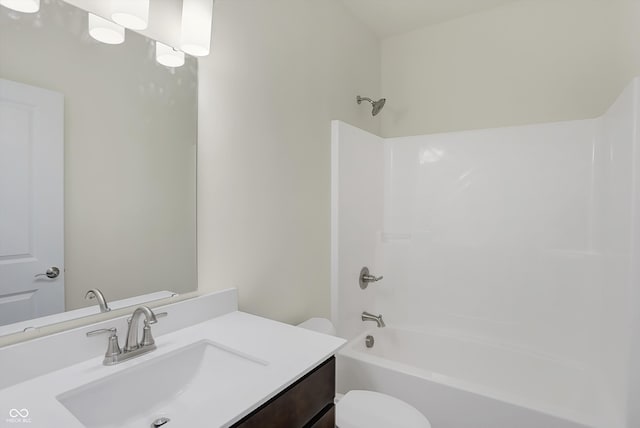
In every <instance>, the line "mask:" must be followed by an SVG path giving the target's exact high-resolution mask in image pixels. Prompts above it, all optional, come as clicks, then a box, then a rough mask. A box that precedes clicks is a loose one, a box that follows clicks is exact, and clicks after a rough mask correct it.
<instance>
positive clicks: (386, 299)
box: [332, 79, 640, 428]
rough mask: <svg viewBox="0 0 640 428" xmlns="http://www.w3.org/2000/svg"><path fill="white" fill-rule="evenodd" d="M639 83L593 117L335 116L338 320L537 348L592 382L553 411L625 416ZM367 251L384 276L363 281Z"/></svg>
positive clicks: (618, 421) (633, 291)
mask: <svg viewBox="0 0 640 428" xmlns="http://www.w3.org/2000/svg"><path fill="white" fill-rule="evenodd" d="M639 82H640V81H639V80H638V79H636V80H634V81H633V83H632V84H631V85H629V86H628V87H627V89H626V90H625V91H624V92H623V93H622V95H620V96H619V97H618V99H617V101H616V102H615V103H614V104H613V106H611V107H610V108H609V109H608V111H607V113H606V114H605V115H604V116H602V117H600V118H597V119H588V120H580V121H571V122H558V123H552V124H541V125H530V126H523V127H512V128H497V129H487V130H479V131H468V132H458V133H449V134H434V135H427V136H416V137H405V138H391V139H381V138H379V137H376V136H375V135H372V134H369V133H367V132H364V131H361V130H358V129H357V128H354V127H352V126H350V125H346V124H344V123H340V122H334V124H333V129H334V142H333V162H334V165H333V168H334V169H333V186H334V194H333V229H332V232H333V241H332V250H333V253H332V263H333V268H332V275H333V276H332V281H333V282H332V292H333V296H334V297H333V300H332V304H333V316H334V323H336V324H337V329H338V334H339V335H342V336H344V337H348V338H353V337H355V336H356V335H357V334H360V333H362V332H363V329H364V328H365V326H363V323H362V322H360V319H359V313H360V311H361V310H362V309H365V308H366V309H367V310H370V311H373V312H375V313H381V314H382V315H383V316H384V318H385V321H386V322H387V323H388V324H390V325H392V326H394V325H395V326H398V325H402V326H407V327H408V328H409V329H417V330H420V331H427V332H430V333H432V334H437V335H443V336H444V337H451V338H457V339H459V340H461V341H472V342H474V341H475V342H477V343H479V344H482V346H486V347H489V348H492V349H496V348H502V349H503V350H504V353H513V354H514V355H516V354H519V355H529V356H530V357H531V358H538V359H542V360H546V361H548V362H552V363H553V365H554V367H555V368H554V369H553V370H556V371H558V373H559V374H562V375H563V376H565V375H566V377H567V379H568V380H567V381H566V382H564V384H566V387H567V388H573V391H582V390H588V391H591V392H593V395H591V396H590V397H588V398H584V399H583V400H578V401H580V403H582V404H581V405H583V406H584V407H582V408H581V410H580V409H579V408H577V407H575V406H576V405H574V404H571V405H569V404H568V402H565V404H562V400H558V401H557V402H556V403H555V404H556V406H557V407H558V408H560V409H562V408H563V406H564V410H561V411H560V412H559V413H557V412H556V413H555V414H559V415H560V416H565V417H568V418H570V419H573V420H575V421H578V422H582V423H585V425H589V426H594V427H598V428H614V427H615V428H617V427H633V426H634V425H631V424H630V421H631V420H633V419H632V418H633V417H636V416H635V415H634V411H636V409H635V408H634V405H633V402H632V401H630V398H629V390H630V389H631V390H632V392H633V391H635V389H634V387H635V385H634V383H630V382H629V379H630V376H633V375H634V373H637V369H638V367H636V366H635V362H634V359H631V358H630V352H631V350H630V345H629V344H630V342H631V340H632V332H633V331H636V330H638V328H637V324H634V323H636V322H637V318H636V317H637V312H638V308H637V304H634V303H633V302H635V301H636V300H635V299H636V298H637V295H638V293H639V290H638V285H637V284H638V281H637V280H638V278H637V272H636V269H635V268H634V265H635V264H637V261H638V259H639V258H640V253H639V251H638V249H637V247H638V242H640V240H638V238H637V237H636V236H635V235H634V233H635V231H636V230H637V229H638V227H637V226H638V225H637V221H638V220H637V218H638V217H637V215H636V214H635V213H636V212H637V209H638V207H640V204H639V202H638V200H637V196H634V195H635V193H636V188H637V186H638V184H639V183H640V180H639V178H638V171H637V168H638V167H637V165H639V164H640V163H639V162H640V158H638V156H639V153H640V152H639V151H638V147H640V140H638V137H637V135H639V134H638V123H637V117H638V105H639V103H640V92H639V87H638V86H639ZM363 161H364V162H363ZM382 207H383V208H382ZM364 265H367V266H369V268H370V269H371V270H372V271H375V272H376V273H377V274H379V275H384V280H382V281H380V282H379V283H377V284H376V285H375V286H374V287H369V288H368V289H367V290H361V289H360V287H359V285H358V274H359V271H360V268H361V267H362V266H364ZM634 325H635V326H636V328H633V326H634ZM376 343H378V341H377V342H376ZM456 355H461V356H463V355H470V353H458V354H456ZM461 364H462V362H461ZM525 365H526V364H525ZM426 369H427V370H436V371H437V368H436V367H426ZM553 370H551V371H547V372H548V373H551V372H552V371H553ZM453 371H455V370H453ZM542 372H544V370H543V371H541V372H540V373H542ZM570 373H573V374H570ZM444 374H445V375H447V376H453V377H455V376H457V375H458V374H457V373H452V372H447V373H444ZM460 376H462V375H460ZM553 378H558V376H551V375H550V376H547V379H549V382H550V380H551V379H553ZM544 379H545V377H544V375H543V374H540V376H538V377H537V379H536V382H539V383H540V384H541V385H547V386H548V387H549V389H550V390H551V389H553V390H555V389H557V388H555V387H553V386H552V385H551V384H550V383H549V384H547V383H545V382H547V381H545V380H544ZM462 380H465V379H462ZM466 380H469V379H466ZM478 384H483V382H478ZM495 389H497V390H500V387H497V388H495ZM383 392H384V391H383ZM513 395H514V396H517V395H522V394H513ZM525 395H526V394H525ZM565 396H566V397H574V396H573V395H572V394H571V393H569V392H568V393H567V394H565ZM577 397H578V395H576V396H575V397H574V398H576V399H577ZM566 399H567V400H568V399H569V398H566ZM572 406H574V407H572ZM532 408H535V406H532ZM571 409H573V410H571ZM571 412H573V413H574V417H572V416H570V414H571ZM589 412H591V413H589ZM588 413H589V414H588ZM627 418H629V422H627V421H626V419H627ZM434 423H435V422H434Z"/></svg>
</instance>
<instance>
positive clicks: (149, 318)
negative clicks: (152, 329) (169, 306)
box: [124, 306, 158, 352]
mask: <svg viewBox="0 0 640 428" xmlns="http://www.w3.org/2000/svg"><path fill="white" fill-rule="evenodd" d="M142 315H144V317H145V320H144V324H145V327H147V326H149V325H151V324H155V323H157V322H158V320H157V319H156V314H154V313H153V311H152V310H151V309H150V308H149V307H148V306H139V307H137V308H136V310H135V311H133V315H131V318H129V319H128V320H127V321H128V322H129V329H128V330H127V342H126V344H125V347H124V350H125V352H130V351H134V350H136V349H138V348H139V347H140V343H139V342H138V323H139V321H140V317H142Z"/></svg>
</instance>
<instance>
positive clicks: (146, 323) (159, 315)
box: [144, 312, 169, 325]
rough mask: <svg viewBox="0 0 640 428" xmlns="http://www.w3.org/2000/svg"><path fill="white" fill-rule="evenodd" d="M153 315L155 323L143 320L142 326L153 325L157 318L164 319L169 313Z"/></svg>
mask: <svg viewBox="0 0 640 428" xmlns="http://www.w3.org/2000/svg"><path fill="white" fill-rule="evenodd" d="M154 315H155V316H156V320H155V321H147V320H144V325H150V324H155V323H157V322H158V318H164V317H166V316H167V315H169V313H168V312H160V313H159V314H156V313H154Z"/></svg>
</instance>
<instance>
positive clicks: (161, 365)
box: [0, 289, 344, 428]
mask: <svg viewBox="0 0 640 428" xmlns="http://www.w3.org/2000/svg"><path fill="white" fill-rule="evenodd" d="M154 311H155V312H156V313H160V312H167V314H168V315H167V316H166V317H163V318H160V319H159V320H158V323H157V324H154V325H153V330H154V335H155V344H156V346H157V349H155V350H154V351H152V352H149V353H146V354H144V355H141V356H139V357H136V358H132V359H130V360H126V361H123V362H122V363H119V364H116V365H112V366H105V365H103V358H104V352H105V350H106V348H107V342H108V340H107V337H106V336H97V337H86V333H87V332H90V331H93V330H96V329H103V328H104V329H109V328H114V327H115V328H116V329H117V332H118V335H119V336H120V345H121V346H122V344H123V339H124V333H125V332H126V317H121V318H119V319H112V320H108V321H104V322H102V323H99V324H93V325H89V326H85V327H82V328H78V329H74V330H69V331H66V332H63V333H59V334H56V335H52V336H47V337H42V338H39V339H34V340H31V341H28V342H24V343H20V344H17V345H12V346H8V347H4V348H0V367H3V368H5V369H6V368H7V367H10V368H11V370H9V371H7V373H6V376H4V375H5V373H4V372H5V370H3V376H2V379H0V387H1V388H4V389H1V390H0V403H2V405H3V406H7V409H0V412H4V414H5V415H6V414H8V413H7V412H9V411H10V410H12V409H15V410H16V411H14V412H12V414H14V415H17V416H16V418H14V419H16V420H11V418H7V419H6V420H5V418H4V417H3V418H2V419H0V426H3V425H2V424H3V423H6V424H7V426H15V423H16V422H17V419H21V418H22V416H21V415H20V414H19V413H18V411H19V412H22V413H21V414H22V415H24V414H28V417H27V418H28V420H29V424H30V426H32V427H51V426H64V427H68V428H72V427H101V428H110V427H113V428H115V427H118V428H121V427H141V426H142V427H149V426H152V424H153V423H154V422H156V423H163V422H164V423H163V424H162V425H158V426H163V427H166V428H171V427H186V426H208V427H243V428H248V427H261V428H268V427H274V428H275V427H278V428H280V427H291V428H295V427H314V428H325V427H326V428H329V427H333V426H334V420H335V414H334V407H333V397H334V394H335V359H334V357H333V355H334V354H335V352H336V351H337V350H338V349H339V348H340V347H341V346H342V345H343V344H344V340H343V339H340V338H337V337H333V336H327V335H323V334H319V333H315V332H312V331H308V330H304V329H301V328H297V327H293V326H290V325H287V324H283V323H279V322H276V321H272V320H268V319H264V318H261V317H257V316H254V315H250V314H247V313H243V312H239V311H237V296H236V291H235V290H233V289H231V290H225V291H222V292H218V293H213V294H211V295H206V296H201V297H197V298H194V299H191V300H187V301H183V302H178V303H174V304H172V305H167V306H163V307H159V308H155V309H154ZM165 421H166V422H165Z"/></svg>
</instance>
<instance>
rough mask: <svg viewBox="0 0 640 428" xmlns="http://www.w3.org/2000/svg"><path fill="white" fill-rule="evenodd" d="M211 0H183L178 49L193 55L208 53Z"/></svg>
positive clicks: (211, 13) (211, 14)
mask: <svg viewBox="0 0 640 428" xmlns="http://www.w3.org/2000/svg"><path fill="white" fill-rule="evenodd" d="M212 20H213V0H183V2H182V39H181V43H180V49H182V50H183V51H184V52H186V53H188V54H191V55H193V56H205V55H209V51H210V49H211V21H212Z"/></svg>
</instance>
